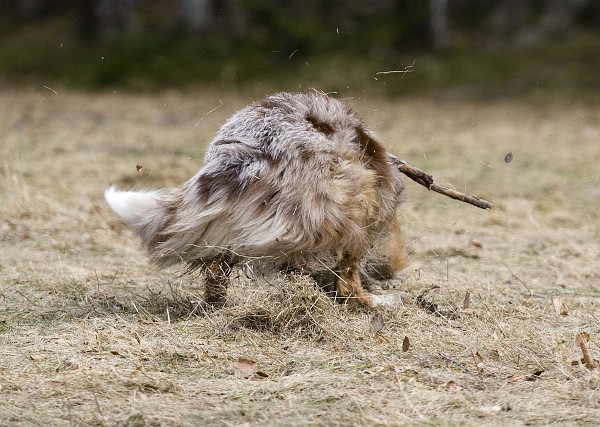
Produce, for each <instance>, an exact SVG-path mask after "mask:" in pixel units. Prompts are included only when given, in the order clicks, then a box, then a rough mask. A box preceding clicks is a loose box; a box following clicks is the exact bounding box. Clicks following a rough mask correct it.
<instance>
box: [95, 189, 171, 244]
mask: <svg viewBox="0 0 600 427" xmlns="http://www.w3.org/2000/svg"><path fill="white" fill-rule="evenodd" d="M167 193H168V192H166V191H165V190H155V191H120V190H117V189H116V188H115V186H111V187H109V188H107V189H106V191H105V192H104V198H105V199H106V202H107V203H108V204H109V205H110V207H111V208H112V209H113V210H114V211H115V212H116V214H117V215H118V216H119V217H121V219H122V220H123V221H125V222H126V223H127V224H128V225H129V226H130V227H131V228H132V229H133V230H135V231H136V232H137V233H138V234H139V236H140V237H141V239H142V243H143V245H144V246H145V247H146V248H147V249H148V250H150V251H151V252H152V250H153V249H154V246H155V245H156V244H157V243H158V241H159V235H160V233H161V231H163V229H164V227H165V224H166V223H167V222H168V221H169V219H170V217H171V215H172V213H170V212H171V210H170V208H169V207H170V200H169V199H170V197H169V195H168V194H167Z"/></svg>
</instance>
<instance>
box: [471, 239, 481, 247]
mask: <svg viewBox="0 0 600 427" xmlns="http://www.w3.org/2000/svg"><path fill="white" fill-rule="evenodd" d="M469 243H470V244H471V246H473V247H475V248H477V249H483V245H482V244H481V243H480V242H478V241H477V240H471V241H470V242H469Z"/></svg>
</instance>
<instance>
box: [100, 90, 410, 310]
mask: <svg viewBox="0 0 600 427" xmlns="http://www.w3.org/2000/svg"><path fill="white" fill-rule="evenodd" d="M403 188H404V187H403V184H402V180H401V178H400V173H399V172H398V171H397V170H396V169H395V168H394V167H393V165H392V163H391V160H390V158H389V157H388V155H387V153H386V150H385V149H384V147H383V146H382V145H381V144H380V143H379V142H378V141H377V138H376V137H375V135H374V134H373V133H372V132H371V131H370V130H368V129H367V127H366V125H365V123H364V122H363V121H362V120H361V119H360V118H358V117H357V116H356V115H355V114H354V113H353V112H352V111H351V110H350V109H349V108H347V107H346V106H344V104H342V103H341V102H339V101H337V100H335V99H332V98H329V97H328V96H326V95H323V94H318V93H309V94H290V93H280V94H276V95H273V96H270V97H268V98H266V99H264V100H263V101H260V102H256V103H253V104H251V105H249V106H247V107H246V108H244V109H242V110H240V111H239V112H237V113H236V114H234V115H233V117H231V118H230V119H229V120H228V121H227V122H226V123H225V124H224V125H223V126H222V128H221V129H220V130H219V132H218V133H217V135H216V137H215V139H214V140H213V141H212V143H211V144H210V147H209V149H208V152H207V154H206V158H205V165H204V167H203V168H202V169H201V170H200V171H199V172H198V173H197V174H196V175H195V176H193V177H192V178H191V179H190V180H188V181H187V182H186V183H185V184H183V186H181V187H180V188H175V189H170V190H158V191H145V192H131V191H118V190H116V189H115V188H114V187H111V188H109V189H108V190H107V191H106V193H105V198H106V200H107V202H108V203H109V204H110V206H111V207H112V208H113V210H114V211H115V212H116V213H117V214H118V215H119V216H120V217H121V218H122V219H123V220H124V221H125V222H127V223H128V224H129V225H130V226H131V227H132V228H133V229H134V230H135V231H136V232H137V233H138V234H139V235H140V237H141V240H142V243H143V245H144V247H145V248H146V249H147V250H148V252H149V254H150V258H151V259H152V261H153V262H154V263H155V264H157V265H158V266H160V267H166V266H170V265H173V264H178V263H184V265H185V266H186V268H187V270H188V271H193V270H197V269H202V270H203V271H204V272H205V273H206V275H205V277H206V282H207V283H206V285H207V289H206V300H207V303H211V304H222V303H223V302H224V298H225V293H226V288H227V283H228V276H229V273H230V271H231V268H232V267H233V266H234V265H235V264H236V263H239V262H241V261H246V260H248V259H256V260H260V262H262V263H268V264H271V265H273V266H275V267H277V268H279V269H282V270H286V271H303V272H307V273H309V274H311V275H313V277H315V278H318V279H319V281H321V282H324V281H327V280H328V279H324V277H327V276H328V274H327V272H329V273H330V274H331V275H333V277H334V280H333V281H334V282H335V283H334V287H335V291H336V294H337V296H338V297H341V298H356V299H357V300H358V301H359V302H361V303H362V304H364V305H366V306H369V307H371V306H374V305H377V304H378V303H380V302H381V298H378V297H377V296H375V295H371V294H370V293H368V292H367V291H365V289H363V286H362V284H361V271H362V277H363V281H364V280H366V279H369V281H371V280H372V279H381V278H390V276H391V275H393V274H394V271H395V270H397V269H398V268H399V267H401V266H402V264H403V262H404V257H403V251H402V245H401V243H400V240H399V226H398V224H397V221H396V208H397V206H398V205H399V203H400V200H401V193H402V191H403ZM370 254H374V258H375V261H374V262H365V260H367V259H368V257H369V256H371V255H370ZM361 263H362V266H363V267H362V269H361ZM374 272H375V273H374ZM377 272H380V273H381V277H376V276H377V275H378V274H376V273H377ZM331 275H330V276H329V277H330V278H331Z"/></svg>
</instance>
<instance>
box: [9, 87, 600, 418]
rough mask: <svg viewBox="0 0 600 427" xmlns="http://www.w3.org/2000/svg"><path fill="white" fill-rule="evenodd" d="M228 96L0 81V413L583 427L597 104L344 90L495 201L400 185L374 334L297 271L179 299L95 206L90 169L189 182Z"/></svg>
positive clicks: (409, 155)
mask: <svg viewBox="0 0 600 427" xmlns="http://www.w3.org/2000/svg"><path fill="white" fill-rule="evenodd" d="M247 101H248V99H244V98H243V97H236V96H234V95H229V94H227V95H224V94H215V93H197V94H195V95H194V96H189V95H181V94H179V93H175V92H172V93H162V94H155V95H152V96H149V95H148V96H133V95H121V94H112V93H104V94H77V93H65V92H63V91H61V90H59V91H58V94H54V93H53V92H51V91H49V90H45V89H43V90H41V91H40V92H38V93H34V92H25V93H23V92H10V91H6V90H5V91H3V92H2V93H1V95H0V156H1V158H2V165H1V166H2V168H1V170H0V188H1V192H0V251H1V257H0V396H1V398H0V424H1V425H218V426H258V425H261V426H262V425H267V426H268V425H369V426H371V425H381V426H391V425H525V424H526V425H547V424H559V425H564V424H575V423H577V424H579V425H597V424H599V423H600V403H599V402H600V391H599V389H600V376H599V374H598V372H597V370H596V371H593V370H589V369H587V368H585V367H584V366H581V365H579V366H573V365H572V363H571V362H572V361H574V360H579V359H580V358H581V357H582V354H581V350H580V349H579V347H578V346H577V344H576V343H575V338H576V336H577V334H578V333H580V332H588V333H589V334H590V336H591V341H590V342H589V343H588V345H589V351H590V353H591V355H592V357H595V358H600V349H598V339H599V337H600V322H599V320H598V313H600V304H599V297H600V263H599V262H598V259H600V242H599V238H598V237H599V236H600V221H599V219H600V212H599V209H598V200H600V190H599V188H600V185H599V181H600V176H599V175H598V163H599V162H600V144H599V143H598V141H599V140H600V110H599V109H598V108H597V106H591V105H579V104H577V103H569V102H566V101H565V102H563V103H557V102H553V103H550V104H549V105H544V104H543V103H539V102H538V103H536V102H530V103H528V102H526V101H522V100H514V101H502V102H499V103H487V104H482V103H469V102H463V103H458V102H453V101H436V100H431V99H407V100H401V101H398V102H390V101H381V102H379V101H377V100H375V99H358V98H354V99H352V100H350V101H349V102H351V103H353V104H354V107H355V109H356V110H358V111H359V112H360V113H361V114H362V115H363V116H364V117H365V118H366V119H367V121H368V122H369V123H370V124H371V125H372V127H374V128H375V129H376V130H377V131H378V133H379V134H380V136H381V137H382V139H383V140H384V142H385V144H386V146H388V147H390V149H391V150H392V151H393V152H394V153H395V154H397V155H399V156H400V157H402V158H404V159H406V160H409V161H411V162H412V163H414V164H415V165H417V166H419V167H421V168H423V169H425V170H427V171H428V172H431V173H433V174H434V176H435V177H436V179H437V180H438V181H439V182H440V183H443V184H445V183H450V184H452V185H455V186H456V187H457V188H458V189H460V190H466V191H468V192H470V193H472V194H475V195H481V196H483V197H486V198H488V199H489V200H491V201H492V202H493V203H494V209H493V210H491V211H487V212H486V211H481V210H478V209H476V208H473V207H471V206H468V205H464V204H460V203H458V202H454V201H452V200H450V199H445V198H443V197H441V196H439V195H436V194H428V193H427V192H426V191H424V190H423V189H422V188H421V187H419V186H417V185H413V184H411V183H409V184H407V185H408V200H407V203H406V204H405V207H404V210H403V217H404V224H405V232H406V240H407V241H406V244H407V247H408V249H409V252H410V253H411V255H410V257H411V260H412V263H411V265H410V266H409V267H408V268H407V269H406V270H405V271H404V272H403V273H402V274H401V277H399V278H398V280H397V281H396V282H395V285H396V288H395V289H392V290H390V291H389V292H401V293H402V295H403V297H404V305H402V306H399V307H397V308H396V309H394V310H391V311H388V312H385V313H384V314H383V319H384V326H383V328H382V329H381V330H380V331H379V332H376V333H374V331H373V330H375V331H376V330H377V329H378V328H379V327H378V326H377V325H375V324H374V325H373V326H371V313H368V312H362V311H352V310H349V309H347V307H345V306H341V305H336V304H334V303H332V302H331V301H330V300H329V299H327V298H325V297H324V296H323V295H322V294H321V293H319V292H318V291H317V290H316V289H315V288H314V286H313V285H312V283H311V282H310V281H308V280H306V279H304V278H300V277H296V278H293V279H292V280H291V281H290V280H288V279H286V278H283V277H278V276H267V277H264V278H263V277H259V278H258V279H256V280H249V279H247V278H246V277H245V275H244V273H243V272H241V271H240V272H238V273H239V279H238V280H236V283H235V286H234V287H233V288H232V289H231V292H230V304H229V306H228V307H226V308H225V309H223V310H221V311H219V312H215V313H210V314H209V315H203V314H202V313H192V311H193V310H192V307H191V306H190V305H189V301H190V300H194V299H198V298H199V296H200V295H201V294H202V283H201V281H200V280H198V279H197V278H194V277H186V278H178V277H177V276H176V275H174V274H172V273H169V272H167V273H158V272H156V271H154V270H153V269H152V268H151V267H149V266H148V264H147V262H146V260H145V258H144V255H143V254H142V253H140V251H139V250H138V244H137V241H136V239H135V237H134V236H133V234H132V233H130V232H129V231H128V230H126V229H125V228H124V227H123V226H122V225H121V224H120V223H119V221H117V219H116V217H115V216H114V215H113V214H112V213H111V212H110V211H109V209H108V208H107V206H106V205H105V204H104V202H103V198H102V192H103V190H104V188H105V187H106V186H107V185H108V184H109V183H111V182H116V183H117V184H120V185H122V186H130V187H135V188H144V187H162V186H168V185H175V184H177V183H179V182H181V181H183V180H184V179H186V178H187V177H189V176H190V175H191V174H192V173H193V172H195V170H196V168H197V167H198V166H199V165H200V164H201V159H202V154H203V150H204V148H205V146H206V143H207V142H208V141H209V140H210V138H211V136H212V135H213V134H214V132H215V131H216V129H217V127H218V126H219V124H220V123H222V122H223V120H224V119H225V118H226V117H227V116H229V115H230V114H231V113H232V112H233V111H234V110H235V109H236V108H238V107H240V106H241V105H244V104H245V103H247ZM216 107H219V108H216ZM215 108H216V109H215ZM213 109H215V110H214V111H212V112H211V110H213ZM209 112H210V114H208V113H209ZM508 152H512V153H513V156H514V159H513V160H512V162H510V163H505V162H504V156H505V154H506V153H508ZM136 164H140V165H142V166H143V167H142V169H141V170H140V171H136ZM467 292H469V293H470V295H471V298H470V304H469V305H468V307H466V308H465V303H464V300H465V295H466V293H467ZM419 297H421V298H419ZM553 297H555V299H554V304H553V300H552V298H553ZM423 300H424V301H425V303H423V302H422V303H420V304H419V303H417V301H423ZM428 303H434V304H437V305H438V307H439V311H440V313H441V314H440V313H435V312H433V310H432V309H431V308H432V306H431V305H428ZM561 303H562V307H560V304H561ZM555 305H556V307H557V308H558V311H559V313H560V311H561V310H562V311H563V314H566V315H560V314H557V312H556V311H555ZM195 314H199V315H195ZM405 337H407V339H406V338H405ZM407 344H408V345H407ZM403 346H404V348H403ZM407 347H408V348H407ZM405 350H407V351H405ZM540 372H541V373H540Z"/></svg>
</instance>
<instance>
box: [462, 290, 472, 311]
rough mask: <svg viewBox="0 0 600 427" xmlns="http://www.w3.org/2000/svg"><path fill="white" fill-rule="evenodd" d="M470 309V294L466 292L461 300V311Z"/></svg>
mask: <svg viewBox="0 0 600 427" xmlns="http://www.w3.org/2000/svg"><path fill="white" fill-rule="evenodd" d="M469 308H471V292H467V293H466V294H465V299H464V300H463V310H467V309H469Z"/></svg>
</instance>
